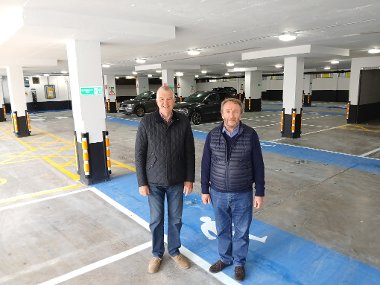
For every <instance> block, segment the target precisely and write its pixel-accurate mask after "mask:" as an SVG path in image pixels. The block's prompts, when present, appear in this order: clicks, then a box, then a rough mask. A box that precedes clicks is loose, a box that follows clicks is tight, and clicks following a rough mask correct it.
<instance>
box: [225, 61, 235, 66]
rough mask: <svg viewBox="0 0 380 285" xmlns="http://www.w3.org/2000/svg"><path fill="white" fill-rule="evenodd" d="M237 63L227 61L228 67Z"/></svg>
mask: <svg viewBox="0 0 380 285" xmlns="http://www.w3.org/2000/svg"><path fill="white" fill-rule="evenodd" d="M234 65H235V63H233V62H227V63H226V66H228V67H232V66H234Z"/></svg>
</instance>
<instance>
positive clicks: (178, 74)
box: [175, 71, 183, 76]
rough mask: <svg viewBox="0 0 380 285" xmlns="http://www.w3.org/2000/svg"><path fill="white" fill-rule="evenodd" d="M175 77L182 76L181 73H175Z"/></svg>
mask: <svg viewBox="0 0 380 285" xmlns="http://www.w3.org/2000/svg"><path fill="white" fill-rule="evenodd" d="M175 76H183V72H180V71H177V72H176V73H175Z"/></svg>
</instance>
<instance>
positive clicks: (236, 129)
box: [201, 98, 265, 281]
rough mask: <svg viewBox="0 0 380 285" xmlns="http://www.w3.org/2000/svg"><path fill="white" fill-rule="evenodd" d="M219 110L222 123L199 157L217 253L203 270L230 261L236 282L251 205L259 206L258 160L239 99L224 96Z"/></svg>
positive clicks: (260, 167) (253, 135)
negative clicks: (216, 238)
mask: <svg viewBox="0 0 380 285" xmlns="http://www.w3.org/2000/svg"><path fill="white" fill-rule="evenodd" d="M221 113H222V118H223V123H222V124H221V125H220V126H218V127H216V128H214V129H213V130H211V131H210V133H209V134H208V136H207V139H206V142H205V146H204V150H203V157H202V171H201V184H202V201H203V203H204V204H209V203H210V202H212V205H213V208H214V213H215V223H216V230H217V237H218V252H219V256H220V259H219V260H218V261H217V262H216V263H215V264H213V265H212V266H211V267H210V269H209V270H210V272H212V273H217V272H219V271H221V270H223V269H224V268H225V267H227V266H229V265H234V266H235V279H236V280H238V281H242V280H244V278H245V268H244V265H245V262H246V257H247V254H248V246H249V227H250V225H251V222H252V207H255V208H260V207H261V206H262V204H263V197H264V194H265V181H264V161H263V156H262V153H261V146H260V141H259V137H258V135H257V133H256V131H255V130H254V129H253V128H251V127H249V126H247V125H245V124H243V123H242V122H241V121H240V118H241V114H242V113H243V106H242V104H241V102H240V100H237V99H235V98H227V99H225V100H224V101H223V102H222V105H221ZM253 184H255V189H256V191H255V194H253ZM232 224H233V225H234V228H233V227H232Z"/></svg>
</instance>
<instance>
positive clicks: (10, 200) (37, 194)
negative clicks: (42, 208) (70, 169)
mask: <svg viewBox="0 0 380 285" xmlns="http://www.w3.org/2000/svg"><path fill="white" fill-rule="evenodd" d="M82 186H83V184H73V185H69V186H63V187H59V188H55V189H51V190H44V191H39V192H34V193H29V194H23V195H19V196H15V197H11V198H6V199H1V200H0V205H2V204H9V203H14V202H18V201H21V200H26V199H30V198H36V197H40V196H45V195H49V194H53V193H57V192H63V191H68V190H72V189H75V188H79V187H82Z"/></svg>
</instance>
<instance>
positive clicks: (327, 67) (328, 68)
mask: <svg viewBox="0 0 380 285" xmlns="http://www.w3.org/2000/svg"><path fill="white" fill-rule="evenodd" d="M323 69H324V70H330V69H331V67H330V66H325V67H324V68H323Z"/></svg>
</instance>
